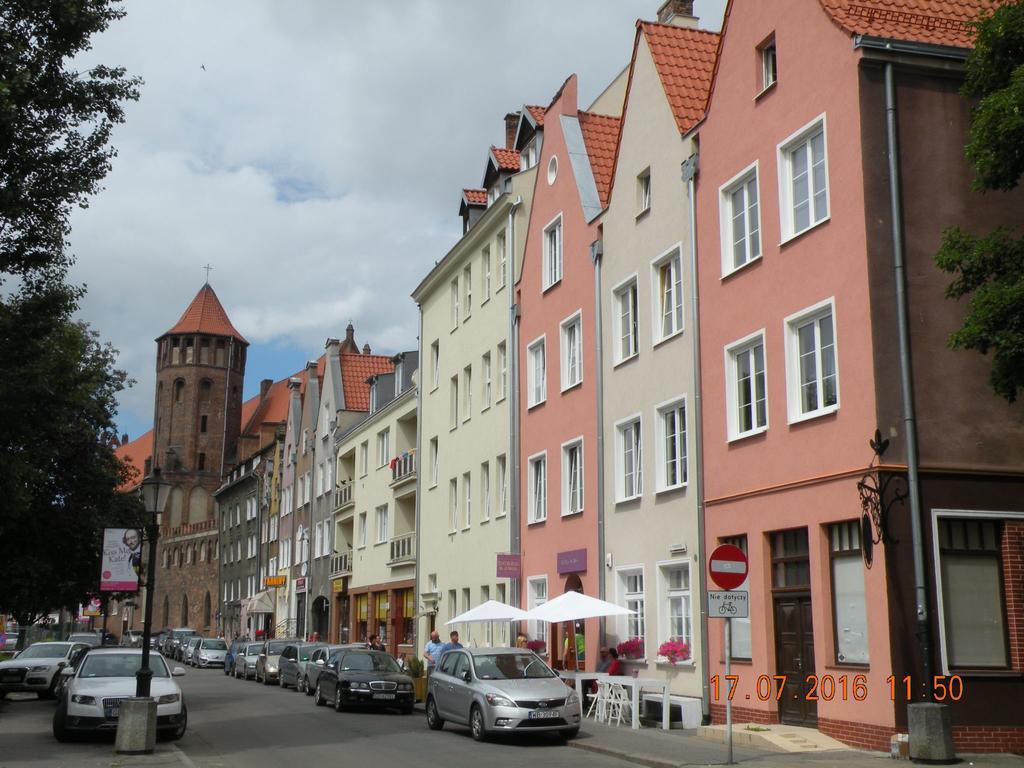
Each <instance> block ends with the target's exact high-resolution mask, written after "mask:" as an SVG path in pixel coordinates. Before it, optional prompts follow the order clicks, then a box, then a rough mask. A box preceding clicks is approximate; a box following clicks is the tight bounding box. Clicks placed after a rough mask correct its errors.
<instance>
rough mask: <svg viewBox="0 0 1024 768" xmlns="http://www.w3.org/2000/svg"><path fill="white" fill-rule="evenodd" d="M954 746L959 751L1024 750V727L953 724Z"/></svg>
mask: <svg viewBox="0 0 1024 768" xmlns="http://www.w3.org/2000/svg"><path fill="white" fill-rule="evenodd" d="M953 746H954V747H955V748H956V750H957V752H1012V753H1016V754H1021V753H1022V752H1024V727H1020V728H1012V727H1009V726H985V725H978V726H969V727H963V726H957V725H954V726H953Z"/></svg>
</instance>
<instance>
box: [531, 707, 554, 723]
mask: <svg viewBox="0 0 1024 768" xmlns="http://www.w3.org/2000/svg"><path fill="white" fill-rule="evenodd" d="M555 717H559V714H558V712H556V711H555V710H553V709H535V710H533V711H532V712H530V718H529V719H530V720H549V719H552V718H555Z"/></svg>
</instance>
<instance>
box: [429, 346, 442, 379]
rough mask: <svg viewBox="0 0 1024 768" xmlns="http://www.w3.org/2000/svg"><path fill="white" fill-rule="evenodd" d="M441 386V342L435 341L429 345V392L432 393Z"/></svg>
mask: <svg viewBox="0 0 1024 768" xmlns="http://www.w3.org/2000/svg"><path fill="white" fill-rule="evenodd" d="M440 384H441V342H440V341H438V340H435V341H434V342H433V343H432V344H431V345H430V391H431V392H433V391H434V390H435V389H437V388H438V386H439V385H440Z"/></svg>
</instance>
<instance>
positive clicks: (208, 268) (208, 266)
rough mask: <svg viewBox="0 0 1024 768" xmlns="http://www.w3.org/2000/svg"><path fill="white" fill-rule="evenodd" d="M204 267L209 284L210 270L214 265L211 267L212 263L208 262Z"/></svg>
mask: <svg viewBox="0 0 1024 768" xmlns="http://www.w3.org/2000/svg"><path fill="white" fill-rule="evenodd" d="M203 269H205V270H206V282H207V284H209V282H210V271H211V270H212V269H213V267H211V266H210V264H209V263H207V264H206V266H205V267H203Z"/></svg>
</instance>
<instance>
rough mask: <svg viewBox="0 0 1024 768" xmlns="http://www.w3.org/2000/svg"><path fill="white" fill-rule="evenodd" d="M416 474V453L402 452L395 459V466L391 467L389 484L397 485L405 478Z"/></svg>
mask: <svg viewBox="0 0 1024 768" xmlns="http://www.w3.org/2000/svg"><path fill="white" fill-rule="evenodd" d="M415 476H416V454H415V453H403V454H402V455H401V456H399V457H397V458H396V459H395V466H393V467H392V468H391V485H398V484H399V483H401V482H404V481H405V480H408V479H410V478H412V477H415Z"/></svg>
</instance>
